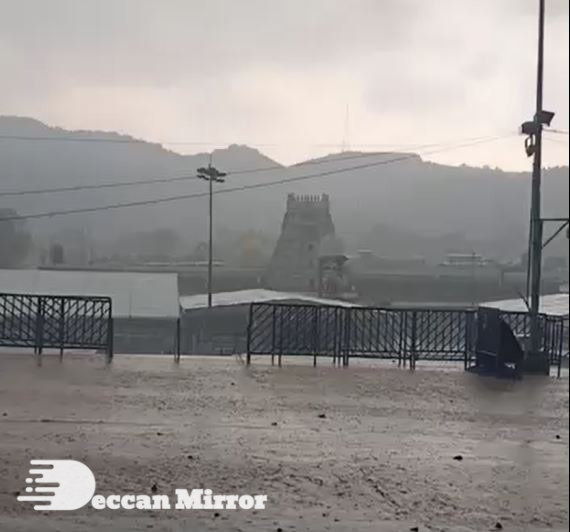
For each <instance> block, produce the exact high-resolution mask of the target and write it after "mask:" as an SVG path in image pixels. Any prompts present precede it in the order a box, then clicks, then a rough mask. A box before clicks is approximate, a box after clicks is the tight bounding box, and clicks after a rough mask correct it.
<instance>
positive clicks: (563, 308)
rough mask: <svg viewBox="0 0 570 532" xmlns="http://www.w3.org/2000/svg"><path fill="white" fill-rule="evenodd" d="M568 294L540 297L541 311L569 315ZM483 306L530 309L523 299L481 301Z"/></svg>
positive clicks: (515, 309) (508, 310) (524, 310)
mask: <svg viewBox="0 0 570 532" xmlns="http://www.w3.org/2000/svg"><path fill="white" fill-rule="evenodd" d="M569 302H570V300H569V298H568V294H552V295H547V296H542V297H541V298H540V312H542V313H543V314H549V315H551V316H568V314H570V311H569V309H568V306H569ZM481 306H482V307H493V308H499V309H501V310H505V311H507V312H527V311H528V309H527V307H526V305H525V303H524V301H523V300H522V299H520V298H519V299H503V300H501V301H488V302H487V303H481Z"/></svg>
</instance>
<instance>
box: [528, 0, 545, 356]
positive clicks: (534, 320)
mask: <svg viewBox="0 0 570 532" xmlns="http://www.w3.org/2000/svg"><path fill="white" fill-rule="evenodd" d="M544 18H545V0H539V16H538V66H537V80H536V114H535V117H534V121H535V125H536V130H535V150H534V161H533V168H532V195H531V227H530V232H531V249H530V256H531V265H530V274H531V279H530V315H531V327H530V351H531V354H532V355H537V354H538V352H539V350H540V328H539V320H538V315H539V305H540V280H541V273H542V272H541V268H542V233H543V230H542V219H541V201H542V200H541V169H542V120H541V114H542V111H543V109H542V100H543V81H544Z"/></svg>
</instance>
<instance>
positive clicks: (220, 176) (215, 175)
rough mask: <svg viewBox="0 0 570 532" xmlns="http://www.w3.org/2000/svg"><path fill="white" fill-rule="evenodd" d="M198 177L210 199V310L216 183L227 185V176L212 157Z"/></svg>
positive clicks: (201, 169)
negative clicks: (204, 184)
mask: <svg viewBox="0 0 570 532" xmlns="http://www.w3.org/2000/svg"><path fill="white" fill-rule="evenodd" d="M197 172H198V174H197V177H198V178H199V179H204V180H206V181H208V190H209V194H208V199H209V214H208V308H211V307H212V294H213V277H214V275H213V269H214V214H213V211H214V182H216V183H225V181H226V180H225V179H224V177H225V176H226V174H225V173H224V172H220V171H219V170H217V169H216V168H214V167H213V166H212V157H211V156H210V163H209V164H208V167H207V168H204V167H200V168H198V170H197Z"/></svg>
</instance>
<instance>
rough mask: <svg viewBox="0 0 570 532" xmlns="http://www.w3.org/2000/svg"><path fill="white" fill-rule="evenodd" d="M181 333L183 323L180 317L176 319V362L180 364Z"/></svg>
mask: <svg viewBox="0 0 570 532" xmlns="http://www.w3.org/2000/svg"><path fill="white" fill-rule="evenodd" d="M180 332H181V321H180V316H178V318H176V351H175V354H174V361H175V362H176V363H180Z"/></svg>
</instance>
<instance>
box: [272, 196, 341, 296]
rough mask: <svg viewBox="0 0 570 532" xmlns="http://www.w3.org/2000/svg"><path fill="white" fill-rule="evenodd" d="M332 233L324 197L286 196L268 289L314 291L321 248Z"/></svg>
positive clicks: (328, 206) (331, 222) (332, 229)
mask: <svg viewBox="0 0 570 532" xmlns="http://www.w3.org/2000/svg"><path fill="white" fill-rule="evenodd" d="M334 232H335V230H334V225H333V221H332V217H331V214H330V204H329V197H328V195H327V194H323V195H322V196H319V195H308V196H307V195H305V196H303V195H302V196H297V195H295V194H289V195H288V196H287V211H286V212H285V216H284V218H283V223H282V226H281V235H280V237H279V240H278V241H277V245H276V246H275V250H274V252H273V257H272V258H271V263H270V265H269V268H268V272H267V285H268V287H269V288H272V289H274V290H297V291H304V292H307V291H309V292H313V291H317V290H318V284H319V255H320V252H321V246H322V243H323V241H324V240H325V239H326V238H327V237H329V238H334Z"/></svg>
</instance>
